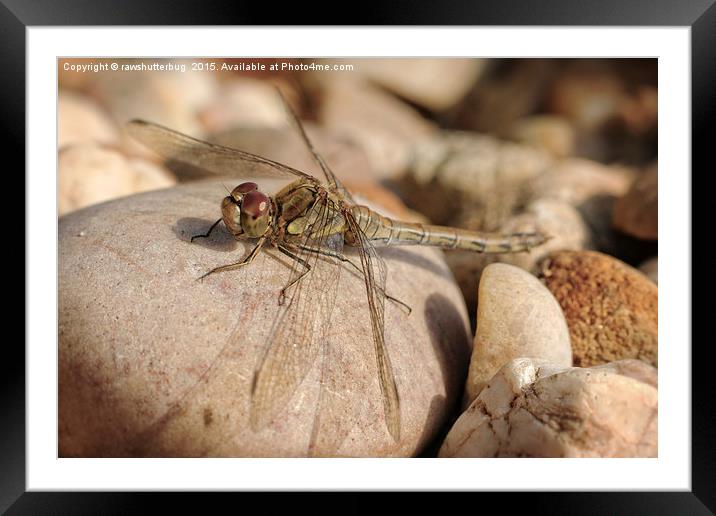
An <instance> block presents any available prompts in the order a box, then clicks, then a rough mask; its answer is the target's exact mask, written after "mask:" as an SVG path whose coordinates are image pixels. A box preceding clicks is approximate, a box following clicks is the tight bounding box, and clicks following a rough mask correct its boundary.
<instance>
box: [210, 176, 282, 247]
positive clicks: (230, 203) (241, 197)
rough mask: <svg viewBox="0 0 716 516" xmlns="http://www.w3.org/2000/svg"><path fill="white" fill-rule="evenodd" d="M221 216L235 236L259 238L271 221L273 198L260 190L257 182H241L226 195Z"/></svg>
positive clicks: (222, 203)
mask: <svg viewBox="0 0 716 516" xmlns="http://www.w3.org/2000/svg"><path fill="white" fill-rule="evenodd" d="M221 216H222V219H223V220H224V224H225V225H226V227H227V229H228V230H229V231H231V233H232V234H233V235H234V236H236V237H238V236H240V235H241V236H246V237H249V238H258V237H260V236H262V235H263V234H264V233H265V232H266V230H267V229H268V226H269V224H270V223H271V216H272V215H271V199H269V197H268V196H267V195H266V194H264V193H262V192H260V191H259V190H258V185H256V183H241V184H240V185H239V186H237V187H236V188H234V189H233V190H232V191H231V195H229V196H227V197H224V200H223V201H222V202H221Z"/></svg>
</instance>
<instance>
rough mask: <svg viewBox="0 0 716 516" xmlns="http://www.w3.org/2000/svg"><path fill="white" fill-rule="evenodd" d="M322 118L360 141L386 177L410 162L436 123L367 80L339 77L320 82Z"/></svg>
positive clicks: (340, 131)
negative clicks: (416, 148)
mask: <svg viewBox="0 0 716 516" xmlns="http://www.w3.org/2000/svg"><path fill="white" fill-rule="evenodd" d="M317 98H318V101H319V102H320V108H319V112H318V121H319V123H321V125H323V126H325V127H327V128H328V129H331V130H334V131H336V132H337V133H338V134H343V135H346V136H348V137H350V138H351V139H352V140H354V141H356V142H357V143H359V144H360V145H361V146H362V147H363V148H364V149H365V151H366V152H367V153H368V156H369V157H370V159H371V163H372V164H373V167H374V168H375V170H376V171H378V172H379V173H380V174H381V176H382V177H394V176H396V175H397V174H400V173H402V172H403V171H404V170H405V168H406V167H407V166H408V162H409V159H410V151H411V147H412V146H413V145H415V144H417V143H419V142H423V141H426V140H429V139H430V138H431V137H432V136H433V135H434V133H435V127H434V126H433V125H432V124H431V123H429V122H428V121H427V120H425V119H424V118H423V117H422V116H421V115H420V114H419V113H418V112H417V111H416V110H414V109H413V108H412V107H410V106H409V105H408V104H406V103H404V102H401V101H400V100H398V99H396V98H394V97H393V96H391V95H390V94H388V93H385V92H384V91H382V90H380V89H379V88H377V87H375V86H372V85H370V84H367V83H363V82H359V81H352V80H348V79H343V80H340V79H336V80H333V81H331V82H325V83H323V84H321V85H320V93H318V94H317Z"/></svg>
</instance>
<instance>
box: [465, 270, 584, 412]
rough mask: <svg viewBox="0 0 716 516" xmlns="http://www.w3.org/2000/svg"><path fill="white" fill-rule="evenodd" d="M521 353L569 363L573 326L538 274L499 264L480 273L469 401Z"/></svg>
mask: <svg viewBox="0 0 716 516" xmlns="http://www.w3.org/2000/svg"><path fill="white" fill-rule="evenodd" d="M517 357H533V358H538V359H543V360H548V361H550V362H553V363H555V364H557V365H561V366H564V367H569V366H571V365H572V348H571V347H570V344H569V331H568V329H567V324H566V323H565V321H564V316H563V315H562V310H561V309H560V307H559V304H558V303H557V301H556V300H555V299H554V297H552V294H551V293H550V292H549V290H547V289H546V288H545V287H544V285H542V284H541V283H540V282H539V280H538V279H537V278H535V277H534V276H532V275H531V274H529V273H528V272H525V271H523V270H522V269H519V268H517V267H514V266H512V265H506V264H502V263H494V264H491V265H488V266H487V267H486V268H485V270H484V271H483V273H482V277H481V278H480V287H479V290H478V300H477V332H476V335H475V345H474V348H473V351H472V357H471V359H470V370H469V372H468V376H467V383H466V400H467V402H470V401H472V400H474V399H475V398H476V397H477V395H478V394H479V393H480V391H481V390H482V389H483V387H484V386H485V384H486V383H487V382H488V381H489V380H490V378H492V377H493V376H494V374H495V373H496V372H497V371H498V370H499V369H500V368H501V367H502V366H503V365H504V364H506V363H507V362H509V361H510V360H512V359H514V358H517Z"/></svg>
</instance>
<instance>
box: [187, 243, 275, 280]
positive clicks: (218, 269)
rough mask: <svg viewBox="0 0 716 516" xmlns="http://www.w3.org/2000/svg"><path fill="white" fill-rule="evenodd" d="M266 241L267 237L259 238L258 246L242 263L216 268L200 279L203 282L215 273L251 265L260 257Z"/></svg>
mask: <svg viewBox="0 0 716 516" xmlns="http://www.w3.org/2000/svg"><path fill="white" fill-rule="evenodd" d="M265 241H266V237H265V236H262V237H261V238H259V241H258V243H257V244H256V247H254V248H253V249H252V250H251V252H250V253H249V255H248V256H247V257H246V258H244V259H243V260H241V261H240V262H236V263H230V264H228V265H222V266H221V267H216V268H215V269H211V270H210V271H209V272H207V273H206V274H204V275H202V276H201V277H199V279H200V280H203V279H204V278H206V277H207V276H208V275H209V274H214V273H215V272H224V271H230V270H233V269H238V268H239V267H243V266H244V265H248V264H250V263H251V262H252V261H254V258H256V257H257V256H258V254H259V251H260V250H261V246H262V245H263V244H264V242H265Z"/></svg>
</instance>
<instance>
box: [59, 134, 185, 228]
mask: <svg viewBox="0 0 716 516" xmlns="http://www.w3.org/2000/svg"><path fill="white" fill-rule="evenodd" d="M58 170H59V172H58V176H59V179H58V184H59V187H58V197H57V203H58V211H59V213H60V214H61V215H62V214H65V213H68V212H70V211H73V210H77V209H80V208H84V207H85V206H89V205H92V204H97V203H100V202H103V201H107V200H109V199H116V198H117V197H123V196H126V195H131V194H133V193H138V192H145V191H148V190H156V189H159V188H166V187H168V186H172V185H173V184H175V183H176V180H175V179H174V176H173V175H172V174H171V173H170V172H168V171H167V170H165V169H163V168H161V167H160V166H158V165H155V164H154V163H151V162H148V161H145V160H143V159H141V158H131V159H128V158H126V157H125V156H124V155H122V154H121V153H120V152H118V151H116V150H114V149H111V148H107V147H103V146H101V145H97V144H94V143H85V144H81V145H73V146H71V147H65V148H64V149H63V150H62V151H60V154H59V160H58Z"/></svg>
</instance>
